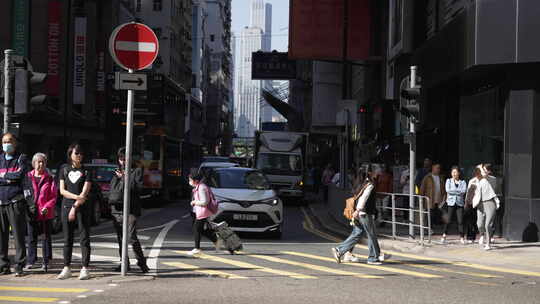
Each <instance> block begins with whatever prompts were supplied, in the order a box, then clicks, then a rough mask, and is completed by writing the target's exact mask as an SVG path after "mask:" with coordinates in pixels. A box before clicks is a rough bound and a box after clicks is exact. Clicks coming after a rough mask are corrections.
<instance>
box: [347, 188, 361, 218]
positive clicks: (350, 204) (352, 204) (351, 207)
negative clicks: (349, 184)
mask: <svg viewBox="0 0 540 304" xmlns="http://www.w3.org/2000/svg"><path fill="white" fill-rule="evenodd" d="M365 188H366V185H364V186H362V189H361V190H360V191H359V192H358V194H356V195H354V196H351V197H349V198H348V199H346V200H345V209H343V216H344V217H345V218H346V219H348V220H352V219H353V213H354V211H355V210H356V201H357V200H358V198H359V197H360V196H361V195H362V193H363V192H364V189H365Z"/></svg>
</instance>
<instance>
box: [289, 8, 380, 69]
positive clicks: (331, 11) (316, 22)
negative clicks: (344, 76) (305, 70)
mask: <svg viewBox="0 0 540 304" xmlns="http://www.w3.org/2000/svg"><path fill="white" fill-rule="evenodd" d="M345 1H347V12H345ZM345 13H347V16H348V21H349V22H348V26H347V50H346V53H344V51H343V48H344V46H345V39H344V34H345V33H344V19H345V18H344V17H345ZM371 22H372V13H371V0H290V16H289V58H291V59H312V60H317V59H319V60H324V59H326V60H342V59H343V56H344V55H345V57H346V58H347V60H365V59H367V58H368V57H369V56H370V55H371V44H372V43H371V40H372V39H371V38H372V37H371V30H372V24H371Z"/></svg>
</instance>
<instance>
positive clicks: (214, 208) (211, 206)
mask: <svg viewBox="0 0 540 304" xmlns="http://www.w3.org/2000/svg"><path fill="white" fill-rule="evenodd" d="M206 189H208V198H209V199H210V201H209V202H208V205H206V208H208V210H209V211H210V212H212V214H216V213H217V212H218V202H217V200H216V197H215V196H214V193H212V189H210V187H206Z"/></svg>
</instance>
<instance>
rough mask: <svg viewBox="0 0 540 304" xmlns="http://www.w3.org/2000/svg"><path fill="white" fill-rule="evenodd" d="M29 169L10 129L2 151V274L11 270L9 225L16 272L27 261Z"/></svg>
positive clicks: (0, 219)
mask: <svg viewBox="0 0 540 304" xmlns="http://www.w3.org/2000/svg"><path fill="white" fill-rule="evenodd" d="M27 173H28V164H27V158H26V155H24V154H21V153H19V152H17V140H16V138H15V136H13V134H11V133H6V134H4V136H2V153H1V154H0V274H10V273H11V270H10V261H9V258H8V248H9V227H10V225H11V229H12V231H13V238H14V240H15V249H16V251H15V259H14V262H15V275H16V276H22V275H23V267H24V266H25V263H26V245H25V242H24V237H25V234H26V230H25V229H26V206H27V204H26V201H25V199H24V193H23V186H22V182H23V180H24V179H25V178H26V174H27Z"/></svg>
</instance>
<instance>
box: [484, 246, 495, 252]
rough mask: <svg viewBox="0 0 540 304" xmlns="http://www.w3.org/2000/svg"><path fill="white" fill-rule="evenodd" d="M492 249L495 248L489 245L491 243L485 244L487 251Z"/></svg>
mask: <svg viewBox="0 0 540 304" xmlns="http://www.w3.org/2000/svg"><path fill="white" fill-rule="evenodd" d="M491 249H493V248H491V246H489V245H486V246H484V250H486V251H488V250H491Z"/></svg>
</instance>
